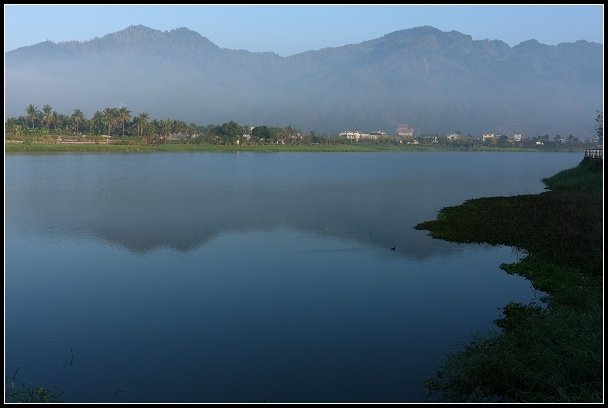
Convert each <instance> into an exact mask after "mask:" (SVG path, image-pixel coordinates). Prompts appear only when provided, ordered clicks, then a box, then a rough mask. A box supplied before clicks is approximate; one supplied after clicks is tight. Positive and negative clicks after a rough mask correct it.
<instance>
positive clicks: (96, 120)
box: [90, 111, 104, 134]
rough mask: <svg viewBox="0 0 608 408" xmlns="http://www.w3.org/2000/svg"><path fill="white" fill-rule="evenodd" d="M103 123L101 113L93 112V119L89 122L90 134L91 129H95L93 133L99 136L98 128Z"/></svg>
mask: <svg viewBox="0 0 608 408" xmlns="http://www.w3.org/2000/svg"><path fill="white" fill-rule="evenodd" d="M103 122H104V119H103V113H101V112H99V111H95V114H94V115H93V117H92V118H91V121H90V125H91V129H90V133H91V134H93V128H95V131H97V134H99V128H100V127H101V126H102V125H103Z"/></svg>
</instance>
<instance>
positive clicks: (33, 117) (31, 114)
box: [25, 103, 40, 130]
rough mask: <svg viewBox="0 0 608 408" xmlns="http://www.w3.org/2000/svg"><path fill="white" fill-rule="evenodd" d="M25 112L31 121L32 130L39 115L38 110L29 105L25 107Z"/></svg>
mask: <svg viewBox="0 0 608 408" xmlns="http://www.w3.org/2000/svg"><path fill="white" fill-rule="evenodd" d="M25 112H26V113H27V118H28V119H29V120H31V121H32V130H33V129H34V127H35V122H36V119H37V118H38V116H39V115H40V110H39V109H38V107H37V106H35V105H33V104H31V103H30V104H29V105H28V106H27V108H26V109H25Z"/></svg>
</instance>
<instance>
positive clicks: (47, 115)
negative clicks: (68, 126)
mask: <svg viewBox="0 0 608 408" xmlns="http://www.w3.org/2000/svg"><path fill="white" fill-rule="evenodd" d="M52 120H53V107H52V106H51V105H48V104H47V105H44V106H43V107H42V123H43V124H45V125H46V126H48V127H50V123H51V121H52Z"/></svg>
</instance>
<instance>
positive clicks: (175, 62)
mask: <svg viewBox="0 0 608 408" xmlns="http://www.w3.org/2000/svg"><path fill="white" fill-rule="evenodd" d="M30 103H33V104H35V105H38V106H42V105H43V104H47V103H48V104H50V105H52V106H53V108H54V109H55V110H57V111H58V112H61V113H65V114H70V113H71V112H72V111H73V109H74V108H80V109H81V110H83V112H84V113H85V114H86V115H87V116H91V115H92V114H93V113H94V112H95V111H96V110H103V109H104V108H105V107H110V106H116V107H120V106H127V107H128V108H129V109H130V110H132V111H133V112H134V113H139V112H148V113H149V114H150V115H151V117H154V118H158V119H166V118H172V119H181V120H185V121H187V122H194V123H197V124H211V123H223V122H227V121H230V120H234V121H236V122H238V123H240V124H247V125H251V126H255V125H262V124H264V125H272V126H287V125H291V126H293V127H296V128H299V129H301V130H303V131H310V130H314V131H316V132H321V133H329V134H332V133H336V132H339V131H342V130H361V131H370V130H384V131H387V132H388V133H389V134H390V133H395V129H396V127H397V125H398V124H408V125H409V126H411V127H413V128H415V129H416V134H420V133H436V134H437V133H439V134H441V133H447V132H454V131H460V132H462V133H471V134H473V135H479V134H481V133H485V132H491V133H496V132H498V133H504V134H510V133H514V132H521V133H523V134H524V136H536V135H539V134H550V135H554V134H560V135H569V134H573V135H575V136H577V137H592V136H593V135H594V134H595V131H594V126H595V122H594V119H595V117H596V112H595V111H596V110H598V109H602V110H603V45H602V44H598V43H592V42H587V41H583V40H581V41H577V42H574V43H561V44H558V45H545V44H541V43H539V42H538V41H536V40H528V41H525V42H522V43H520V44H518V45H516V46H514V47H510V46H509V45H508V44H506V43H504V42H502V41H500V40H473V39H472V37H471V36H469V35H465V34H462V33H459V32H456V31H450V32H444V31H441V30H438V29H436V28H433V27H429V26H425V27H417V28H412V29H406V30H400V31H396V32H393V33H390V34H387V35H385V36H383V37H380V38H376V39H371V40H369V41H365V42H362V43H359V44H350V45H344V46H341V47H333V48H324V49H320V50H316V51H307V52H303V53H299V54H296V55H292V56H288V57H281V56H279V55H277V54H275V53H272V52H262V53H260V52H249V51H245V50H231V49H226V48H221V47H219V46H217V45H216V44H214V43H213V42H211V41H210V40H209V39H207V38H205V37H203V36H201V35H200V34H199V33H197V32H194V31H191V30H189V29H187V28H178V29H175V30H171V31H159V30H155V29H152V28H148V27H145V26H131V27H128V28H126V29H124V30H122V31H119V32H116V33H112V34H108V35H105V36H103V37H101V38H95V39H92V40H90V41H84V42H77V41H70V42H63V43H53V42H51V41H46V42H42V43H39V44H36V45H32V46H28V47H22V48H19V49H16V50H13V51H9V52H7V53H5V113H6V115H7V116H19V115H24V114H25V108H26V106H27V105H28V104H30Z"/></svg>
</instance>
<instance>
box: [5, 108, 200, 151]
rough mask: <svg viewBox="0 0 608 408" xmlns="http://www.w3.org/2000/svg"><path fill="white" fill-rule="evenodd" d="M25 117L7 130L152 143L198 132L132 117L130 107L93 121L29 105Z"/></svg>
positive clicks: (169, 121)
mask: <svg viewBox="0 0 608 408" xmlns="http://www.w3.org/2000/svg"><path fill="white" fill-rule="evenodd" d="M25 113H26V115H25V117H23V116H22V117H19V118H9V119H8V120H7V129H11V130H15V129H17V130H19V132H21V131H22V130H25V129H27V130H28V131H34V132H36V131H41V132H42V133H43V134H46V133H50V134H53V133H70V134H71V133H73V134H76V135H82V134H83V133H86V134H88V135H91V136H94V135H102V134H106V135H108V136H116V135H121V136H136V137H138V138H142V139H144V138H145V139H146V141H148V142H150V141H152V140H154V139H156V138H159V139H165V140H166V138H167V136H169V135H174V134H181V135H194V134H196V133H198V131H199V129H198V127H197V126H196V125H194V124H190V125H188V124H186V123H185V122H183V121H181V120H172V119H166V120H156V119H154V120H151V119H150V115H149V114H148V113H146V112H142V113H139V114H137V115H135V116H133V114H132V112H131V111H130V110H129V109H128V108H127V107H121V108H116V107H108V108H105V109H104V110H103V111H96V112H95V113H94V114H93V116H92V117H91V118H87V117H86V116H85V115H84V113H83V112H82V111H81V110H80V109H78V108H76V109H74V112H73V113H72V114H71V115H69V116H68V115H63V114H61V113H58V112H56V111H55V110H53V108H52V106H51V105H48V104H47V105H44V106H43V107H42V110H40V109H39V108H38V106H36V105H33V104H30V105H28V106H27V108H26V109H25Z"/></svg>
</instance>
